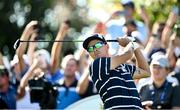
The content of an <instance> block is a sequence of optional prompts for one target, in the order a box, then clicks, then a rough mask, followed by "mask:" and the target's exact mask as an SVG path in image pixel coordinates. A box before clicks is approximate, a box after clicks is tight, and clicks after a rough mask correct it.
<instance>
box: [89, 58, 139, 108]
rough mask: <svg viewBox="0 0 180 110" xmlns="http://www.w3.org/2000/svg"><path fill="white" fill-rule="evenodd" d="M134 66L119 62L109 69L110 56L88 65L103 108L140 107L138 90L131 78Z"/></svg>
mask: <svg viewBox="0 0 180 110" xmlns="http://www.w3.org/2000/svg"><path fill="white" fill-rule="evenodd" d="M135 70H136V67H135V66H133V65H128V64H121V65H119V66H118V67H116V68H115V69H113V70H110V58H98V59H96V60H95V61H94V62H93V63H92V65H91V66H90V76H91V78H92V80H93V82H94V85H95V87H96V89H97V90H98V93H99V94H100V97H101V99H102V101H103V103H104V108H105V109H141V107H142V105H141V101H140V98H139V94H138V91H137V89H136V86H135V84H134V81H133V79H132V76H133V74H134V72H135Z"/></svg>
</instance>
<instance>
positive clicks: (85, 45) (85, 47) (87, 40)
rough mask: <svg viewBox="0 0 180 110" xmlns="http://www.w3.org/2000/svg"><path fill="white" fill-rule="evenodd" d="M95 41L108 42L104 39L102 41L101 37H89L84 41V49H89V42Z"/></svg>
mask: <svg viewBox="0 0 180 110" xmlns="http://www.w3.org/2000/svg"><path fill="white" fill-rule="evenodd" d="M95 39H97V40H100V41H103V42H106V41H104V40H103V39H101V38H99V37H95V36H91V37H88V38H87V39H85V40H84V42H83V48H84V49H87V47H88V44H89V42H90V41H92V40H95Z"/></svg>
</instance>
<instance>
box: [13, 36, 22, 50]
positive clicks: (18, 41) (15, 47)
mask: <svg viewBox="0 0 180 110" xmlns="http://www.w3.org/2000/svg"><path fill="white" fill-rule="evenodd" d="M19 44H20V39H18V40H16V42H15V43H14V46H13V48H14V49H15V50H16V49H17V48H18V47H19Z"/></svg>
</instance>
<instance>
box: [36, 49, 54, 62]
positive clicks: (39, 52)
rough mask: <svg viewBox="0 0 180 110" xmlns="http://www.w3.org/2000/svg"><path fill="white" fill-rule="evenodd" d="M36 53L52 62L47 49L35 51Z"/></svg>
mask: <svg viewBox="0 0 180 110" xmlns="http://www.w3.org/2000/svg"><path fill="white" fill-rule="evenodd" d="M35 54H36V55H38V56H41V57H43V58H44V59H45V61H46V63H48V64H50V59H51V56H50V53H49V52H48V51H47V50H45V49H40V50H37V51H36V52H35Z"/></svg>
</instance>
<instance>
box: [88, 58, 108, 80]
mask: <svg viewBox="0 0 180 110" xmlns="http://www.w3.org/2000/svg"><path fill="white" fill-rule="evenodd" d="M109 71H110V58H109V57H108V58H98V59H96V60H94V62H93V63H92V65H91V67H90V75H91V78H92V80H96V79H99V80H102V79H103V78H106V77H107V75H109Z"/></svg>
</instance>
